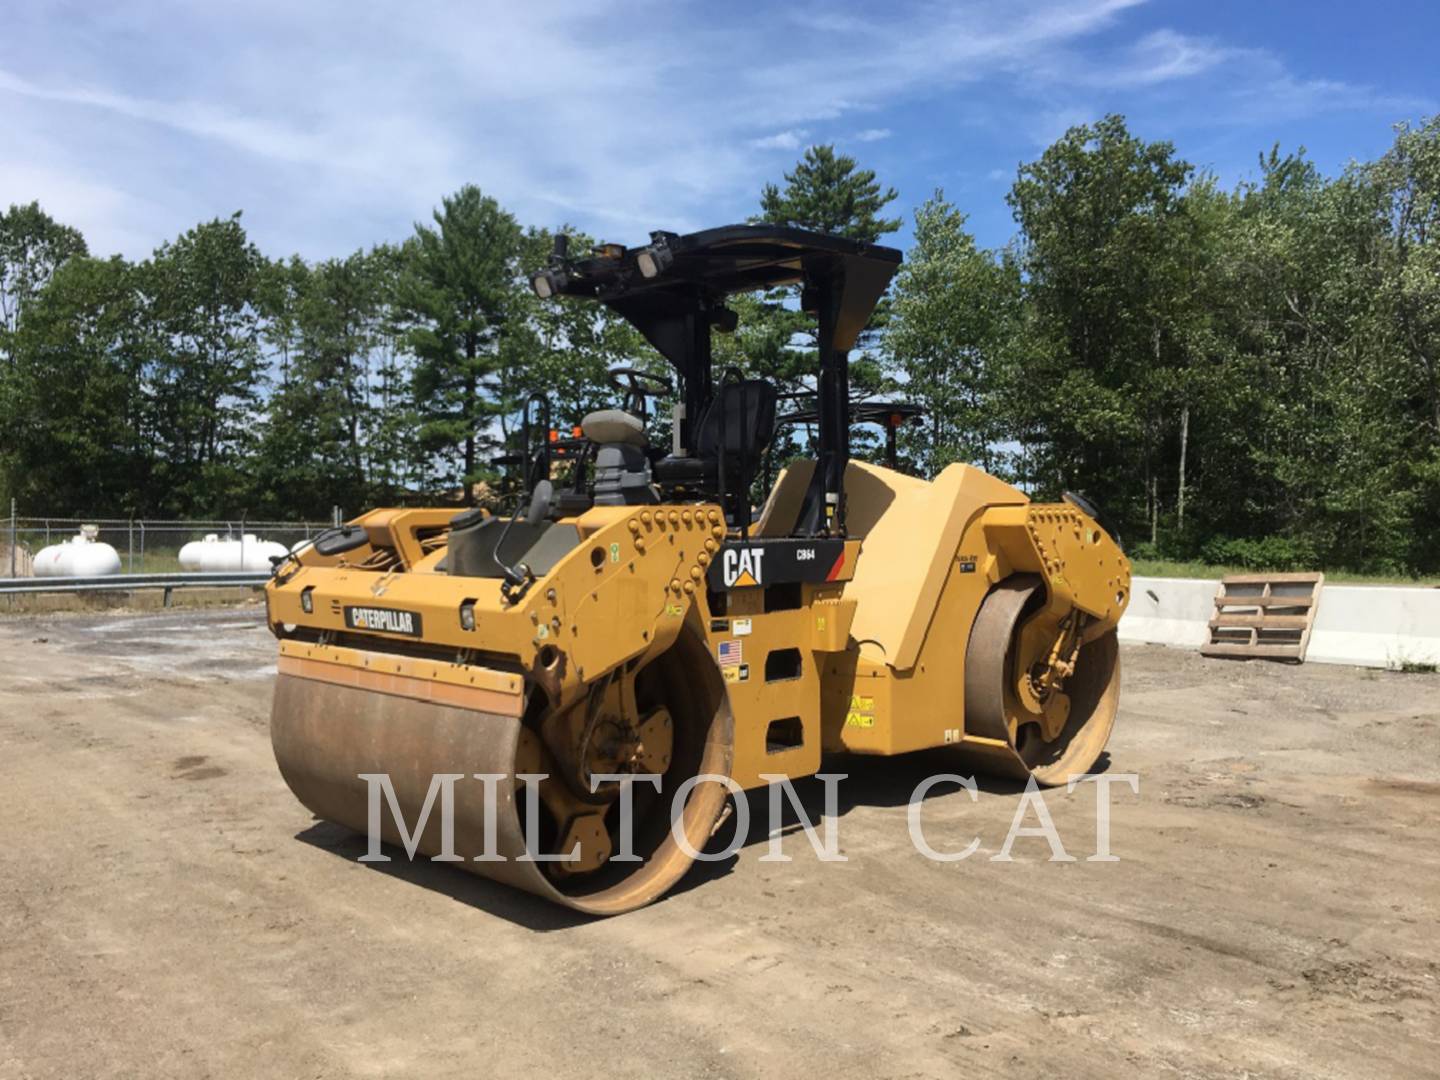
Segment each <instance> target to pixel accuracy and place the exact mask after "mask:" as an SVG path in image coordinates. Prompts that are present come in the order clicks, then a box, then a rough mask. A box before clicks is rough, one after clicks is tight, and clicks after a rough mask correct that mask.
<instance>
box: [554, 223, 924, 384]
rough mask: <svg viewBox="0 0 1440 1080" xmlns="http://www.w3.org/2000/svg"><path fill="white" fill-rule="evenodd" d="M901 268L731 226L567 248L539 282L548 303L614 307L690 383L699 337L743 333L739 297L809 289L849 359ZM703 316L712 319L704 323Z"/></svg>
mask: <svg viewBox="0 0 1440 1080" xmlns="http://www.w3.org/2000/svg"><path fill="white" fill-rule="evenodd" d="M563 239H564V238H563V237H559V238H557V241H561V240H563ZM899 266H900V252H899V251H897V250H895V249H894V248H888V247H882V246H880V245H878V244H867V243H864V242H862V241H859V240H850V239H847V238H845V237H842V236H829V235H826V234H824V233H816V232H807V231H805V230H804V229H792V228H789V227H787V226H783V225H725V226H721V227H720V228H717V229H706V230H704V231H703V232H697V233H689V234H687V235H684V236H680V235H677V234H675V233H671V232H653V233H651V234H650V243H649V244H648V245H645V246H643V247H633V248H627V247H624V246H623V245H620V244H602V245H600V246H599V247H597V248H596V249H595V251H594V252H593V253H592V254H591V255H590V256H588V257H584V258H576V259H570V258H568V257H566V254H565V248H564V244H563V243H560V244H558V245H557V252H556V257H555V259H554V260H553V261H552V265H551V267H550V268H549V269H548V270H545V271H543V272H541V273H539V274H536V275H535V276H534V277H533V278H532V279H531V282H532V285H533V287H534V289H535V292H536V293H537V295H539V296H540V297H541V298H542V299H543V298H549V297H551V296H554V295H557V294H563V295H566V296H583V297H589V298H592V299H596V300H599V301H600V302H602V303H604V304H605V305H607V306H608V307H610V308H611V309H612V310H613V311H615V312H616V313H617V314H619V315H621V316H622V317H623V318H625V319H626V320H628V321H629V322H631V323H633V324H634V325H635V326H636V327H637V328H638V329H639V330H640V332H641V333H643V334H644V335H645V337H646V338H647V339H648V340H649V341H650V343H651V344H652V345H654V346H655V348H657V349H658V350H659V351H660V352H661V354H662V355H664V356H665V357H666V359H668V360H669V361H670V362H671V363H672V364H674V365H675V366H676V368H678V369H679V371H680V374H681V375H682V376H685V377H689V376H691V374H692V369H693V367H694V361H695V360H696V359H698V358H697V357H695V356H693V353H694V351H695V349H694V346H695V344H696V343H695V341H694V339H695V337H696V331H697V330H704V331H708V330H709V328H710V327H711V326H714V327H715V328H716V329H719V330H722V331H728V330H733V329H734V328H735V317H734V314H733V313H732V312H730V311H728V310H727V309H726V308H725V306H724V298H725V297H726V296H728V295H729V294H731V293H739V292H755V291H757V290H762V289H772V288H776V287H778V286H782V285H797V284H798V285H802V286H804V289H803V290H802V296H801V307H802V308H803V309H804V310H805V311H808V312H811V313H813V314H816V315H821V314H824V313H826V309H827V308H828V309H829V312H828V313H829V315H830V319H829V320H827V321H830V322H831V323H832V326H831V328H830V329H831V334H832V335H833V336H832V340H831V346H830V347H831V348H833V349H835V350H837V351H840V352H846V351H848V350H850V349H851V348H853V347H854V345H855V339H856V338H857V337H859V336H860V331H862V330H863V329H864V328H865V324H866V322H867V321H868V320H869V318H870V314H871V312H873V311H874V310H875V305H876V304H877V303H878V302H879V300H880V297H881V296H883V295H884V294H885V290H886V288H887V287H888V286H889V284H890V279H891V278H892V277H894V275H895V271H896V270H897V269H898V268H899ZM697 315H704V316H708V318H705V319H702V320H698V325H697V320H696V319H695V316H697ZM825 329H826V328H825V327H823V326H822V334H823V332H824V330H825ZM704 351H705V352H706V353H708V349H704Z"/></svg>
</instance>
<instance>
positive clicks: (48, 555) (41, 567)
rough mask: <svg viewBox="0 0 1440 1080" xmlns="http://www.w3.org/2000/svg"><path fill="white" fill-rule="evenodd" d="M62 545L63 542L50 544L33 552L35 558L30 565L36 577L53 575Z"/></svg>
mask: <svg viewBox="0 0 1440 1080" xmlns="http://www.w3.org/2000/svg"><path fill="white" fill-rule="evenodd" d="M63 547H64V545H63V544H50V545H48V546H46V547H43V548H41V549H40V550H39V551H38V552H36V553H35V560H34V562H32V563H31V564H30V566H31V570H32V572H33V573H34V575H35V576H36V577H54V576H55V562H56V560H58V559H59V558H60V552H61V550H62V548H63Z"/></svg>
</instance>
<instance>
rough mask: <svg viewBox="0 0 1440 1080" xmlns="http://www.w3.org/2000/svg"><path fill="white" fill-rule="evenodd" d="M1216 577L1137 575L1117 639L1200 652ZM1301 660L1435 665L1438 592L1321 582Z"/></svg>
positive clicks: (1439, 652) (1439, 660)
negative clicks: (1306, 643) (1312, 626)
mask: <svg viewBox="0 0 1440 1080" xmlns="http://www.w3.org/2000/svg"><path fill="white" fill-rule="evenodd" d="M1219 589H1220V582H1219V580H1210V579H1206V578H1151V577H1137V578H1135V579H1134V581H1133V583H1132V585H1131V589H1130V606H1129V608H1128V609H1126V612H1125V617H1124V618H1123V619H1121V620H1120V631H1119V633H1120V640H1121V641H1133V642H1147V643H1150V644H1155V645H1173V646H1177V647H1179V648H1186V649H1198V648H1199V647H1200V646H1201V645H1203V644H1204V643H1205V642H1206V641H1207V640H1208V639H1209V635H1210V629H1209V625H1210V617H1211V616H1212V615H1213V614H1214V612H1215V594H1216V593H1217V592H1218V591H1219ZM1305 659H1306V660H1307V661H1308V662H1312V663H1320V664H1354V665H1357V666H1359V667H1381V668H1400V667H1404V666H1406V665H1432V664H1433V665H1440V589H1435V588H1419V587H1416V586H1410V585H1325V586H1323V587H1322V588H1321V590H1320V606H1319V609H1318V610H1317V611H1316V613H1315V627H1314V629H1313V630H1312V631H1311V634H1310V648H1309V651H1308V652H1307V653H1306V657H1305Z"/></svg>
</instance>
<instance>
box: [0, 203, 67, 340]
mask: <svg viewBox="0 0 1440 1080" xmlns="http://www.w3.org/2000/svg"><path fill="white" fill-rule="evenodd" d="M87 253H88V252H87V250H86V247H85V238H84V237H83V236H81V235H80V232H79V230H78V229H73V228H71V227H70V226H69V225H61V224H60V223H59V222H57V221H56V220H55V219H54V218H52V217H51V216H50V215H49V214H47V213H45V211H44V210H42V209H40V204H39V203H38V202H32V203H30V204H29V205H28V206H16V205H14V204H11V206H10V209H9V210H7V211H5V212H4V213H0V355H8V353H9V349H8V347H7V345H6V337H7V336H8V335H10V334H13V333H14V332H15V330H16V328H17V326H18V325H19V322H20V314H21V312H22V310H23V309H24V307H25V305H26V304H28V303H29V302H30V301H31V300H33V299H34V298H35V297H36V296H37V295H39V293H40V291H41V290H42V289H44V288H45V286H46V284H47V283H48V282H49V281H50V279H51V277H52V276H53V275H54V273H55V271H56V270H57V269H59V267H60V265H61V264H62V263H64V262H65V260H66V259H69V258H72V257H74V256H79V255H85V254H87Z"/></svg>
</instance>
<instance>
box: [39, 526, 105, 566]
mask: <svg viewBox="0 0 1440 1080" xmlns="http://www.w3.org/2000/svg"><path fill="white" fill-rule="evenodd" d="M98 534H99V530H98V529H97V528H96V527H95V526H93V525H82V526H81V527H80V535H79V536H72V537H71V538H70V542H69V543H68V544H60V545H58V547H57V549H56V550H57V552H58V554H56V555H55V556H53V557H52V558H51V560H50V563H49V572H48V573H46V574H45V576H46V577H109V576H110V575H111V574H118V573H120V553H119V552H118V551H116V550H115V549H114V548H113V547H111V546H110V545H109V544H106V543H102V542H101V541H99V540H97V539H95V537H96V536H97V535H98Z"/></svg>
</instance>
